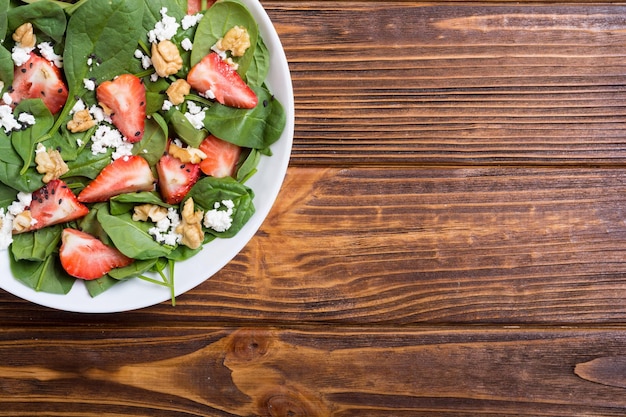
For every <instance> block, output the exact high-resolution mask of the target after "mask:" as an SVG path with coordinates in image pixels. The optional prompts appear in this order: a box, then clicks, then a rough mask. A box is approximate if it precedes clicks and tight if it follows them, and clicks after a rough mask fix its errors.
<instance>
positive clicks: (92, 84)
mask: <svg viewBox="0 0 626 417" xmlns="http://www.w3.org/2000/svg"><path fill="white" fill-rule="evenodd" d="M83 85H84V86H85V88H86V89H87V90H89V91H94V90H95V89H96V82H95V81H94V80H91V79H89V78H84V79H83Z"/></svg>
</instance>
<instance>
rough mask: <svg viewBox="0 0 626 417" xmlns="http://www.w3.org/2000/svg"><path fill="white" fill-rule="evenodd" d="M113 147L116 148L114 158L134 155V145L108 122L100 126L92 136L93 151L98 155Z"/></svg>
mask: <svg viewBox="0 0 626 417" xmlns="http://www.w3.org/2000/svg"><path fill="white" fill-rule="evenodd" d="M111 148H112V149H114V152H113V155H112V158H113V159H118V158H121V157H125V156H129V155H132V149H133V145H132V143H129V142H127V141H125V140H124V137H123V136H122V134H121V133H120V131H119V130H117V129H114V128H112V127H111V126H109V125H106V124H103V125H100V126H98V128H97V129H96V131H95V132H94V134H93V136H92V137H91V153H92V154H93V155H98V154H100V153H106V151H107V149H111Z"/></svg>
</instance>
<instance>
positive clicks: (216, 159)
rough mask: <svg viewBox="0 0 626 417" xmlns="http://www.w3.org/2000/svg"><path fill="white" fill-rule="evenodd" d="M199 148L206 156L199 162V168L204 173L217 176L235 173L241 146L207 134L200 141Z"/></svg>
mask: <svg viewBox="0 0 626 417" xmlns="http://www.w3.org/2000/svg"><path fill="white" fill-rule="evenodd" d="M199 149H200V150H201V151H202V152H204V153H205V154H206V156H207V157H206V158H205V159H203V160H202V162H200V169H201V170H202V172H203V173H204V174H206V175H210V176H212V177H217V178H222V177H228V176H231V177H233V176H234V175H235V171H236V170H237V162H239V157H240V156H241V147H239V146H237V145H235V144H233V143H230V142H226V141H225V140H222V139H218V138H216V137H215V136H213V135H209V136H208V137H207V138H206V139H204V140H203V141H202V143H201V144H200V147H199Z"/></svg>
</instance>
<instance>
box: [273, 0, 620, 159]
mask: <svg viewBox="0 0 626 417" xmlns="http://www.w3.org/2000/svg"><path fill="white" fill-rule="evenodd" d="M264 6H265V7H266V9H267V10H268V13H269V15H270V17H271V18H272V20H273V22H274V24H275V26H276V28H277V30H278V32H279V35H280V37H281V40H282V42H283V45H284V47H285V50H286V53H287V58H288V60H289V63H290V68H291V72H292V77H293V83H294V91H295V102H296V131H295V143H294V152H293V158H292V162H293V164H295V165H311V164H321V165H335V166H336V165H359V164H368V165H371V164H405V165H413V164H422V165H423V164H431V165H441V164H448V165H455V164H469V165H483V164H488V165H493V164H498V165H501V164H507V165H518V164H524V165H527V164H531V165H532V164H535V165H546V164H549V165H553V164H561V165H572V164H576V165H580V164H623V163H624V162H626V159H625V157H626V146H624V144H625V142H624V137H626V123H625V121H626V111H625V109H626V95H625V94H624V93H625V92H626V87H625V85H626V78H625V76H626V71H625V70H624V56H625V55H626V21H624V19H622V16H623V15H624V14H625V13H626V8H625V6H624V5H619V4H537V3H525V4H510V3H506V2H505V3H498V4H493V3H457V2H454V3H432V4H431V3H428V4H426V3H418V2H393V3H390V2H384V3H375V2H326V1H320V2H296V3H294V2H271V1H270V2H264ZM347 22H349V23H347Z"/></svg>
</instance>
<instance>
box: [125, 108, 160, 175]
mask: <svg viewBox="0 0 626 417" xmlns="http://www.w3.org/2000/svg"><path fill="white" fill-rule="evenodd" d="M167 137H168V128H167V123H166V122H165V120H163V117H162V116H161V115H160V114H157V113H155V114H154V115H153V117H152V118H150V119H147V120H146V125H145V130H144V134H143V139H141V140H140V141H139V142H137V143H135V144H134V145H133V151H132V153H133V154H134V155H140V156H142V157H143V158H144V159H145V160H146V161H148V163H149V164H150V166H155V165H156V163H157V162H158V161H159V159H160V158H161V156H163V152H165V149H166V148H167Z"/></svg>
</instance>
